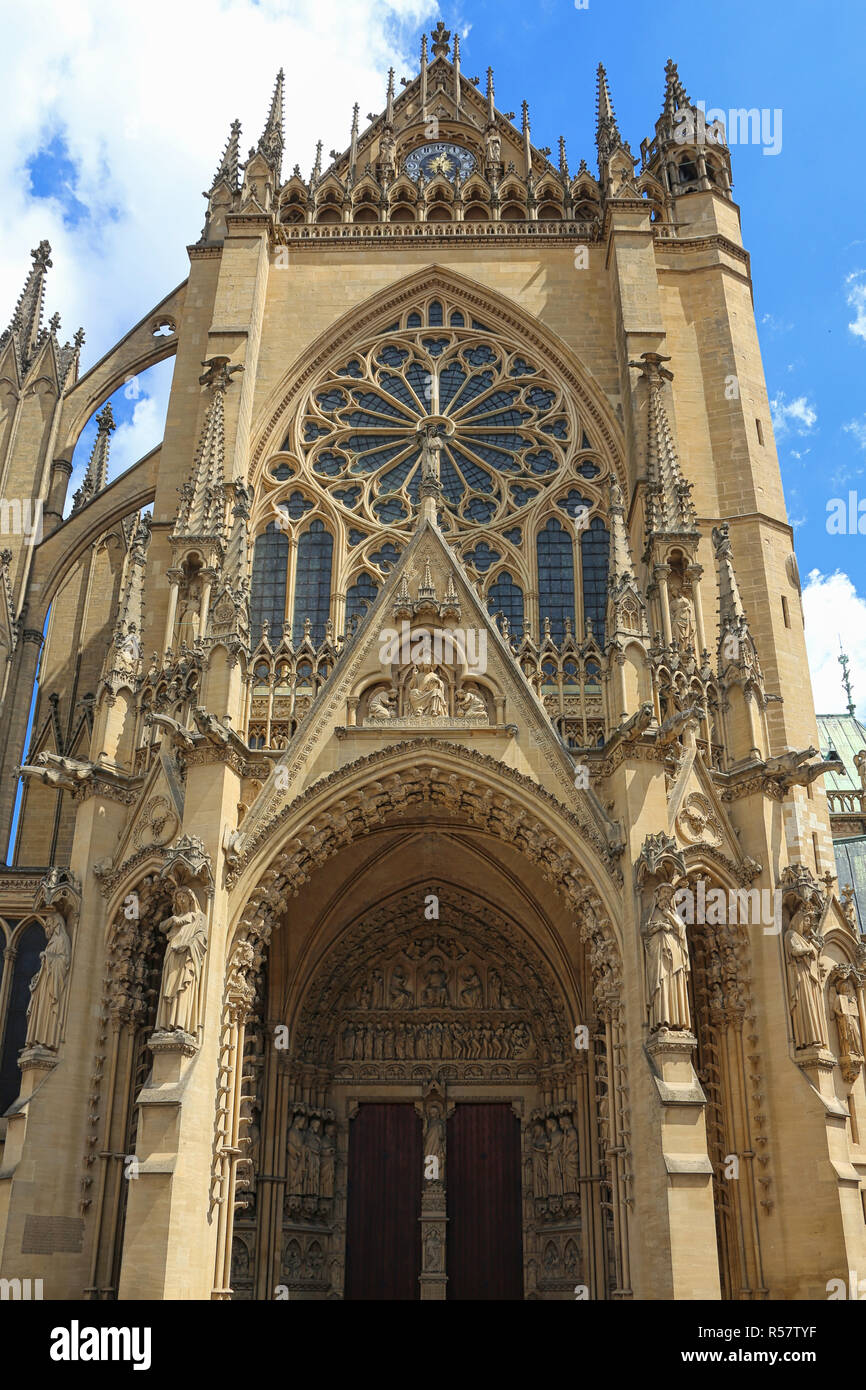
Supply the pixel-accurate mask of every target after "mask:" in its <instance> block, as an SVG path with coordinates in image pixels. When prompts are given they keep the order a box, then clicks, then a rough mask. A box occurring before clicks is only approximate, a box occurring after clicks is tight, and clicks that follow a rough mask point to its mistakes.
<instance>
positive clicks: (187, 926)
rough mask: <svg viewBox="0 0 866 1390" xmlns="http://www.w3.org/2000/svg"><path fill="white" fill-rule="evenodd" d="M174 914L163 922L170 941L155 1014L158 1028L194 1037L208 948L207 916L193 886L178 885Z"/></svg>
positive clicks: (162, 924) (196, 1029)
mask: <svg viewBox="0 0 866 1390" xmlns="http://www.w3.org/2000/svg"><path fill="white" fill-rule="evenodd" d="M173 904H174V913H173V915H172V916H171V917H168V918H166V920H165V921H164V922H160V924H159V930H160V931H162V932H165V934H166V936H167V937H168V942H167V944H166V948H165V960H164V962H163V967H162V988H161V989H160V995H159V1007H158V1009H157V1014H156V1028H157V1031H160V1030H165V1031H166V1032H183V1033H188V1034H190V1035H191V1036H192V1037H195V1036H196V1034H197V1033H198V1030H199V1028H200V1027H201V1022H202V1013H203V1011H202V983H203V969H204V958H205V952H206V951H207V918H206V917H205V914H204V913H203V912H202V911H201V907H200V905H199V901H198V898H197V897H196V895H195V893H194V892H193V890H192V889H191V888H185V887H184V888H177V889H175V893H174V900H173Z"/></svg>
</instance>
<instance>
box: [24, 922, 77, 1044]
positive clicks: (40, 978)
mask: <svg viewBox="0 0 866 1390" xmlns="http://www.w3.org/2000/svg"><path fill="white" fill-rule="evenodd" d="M45 931H46V934H47V937H48V940H47V942H46V943H45V949H44V951H42V953H41V955H40V957H39V959H40V965H39V969H38V970H37V972H36V974H35V975H34V976H33V979H32V980H31V981H30V1004H29V1006H28V1008H27V1046H28V1047H47V1048H50V1049H51V1050H52V1051H56V1049H57V1048H58V1047H59V1046H60V1024H61V1015H62V1012H63V994H64V991H65V989H66V979H67V976H68V975H69V966H70V962H71V960H72V944H71V942H70V940H69V936H68V933H67V931H66V923H65V922H64V920H63V918H62V916H61V915H60V913H59V912H49V913H48V914H47V915H46V918H45Z"/></svg>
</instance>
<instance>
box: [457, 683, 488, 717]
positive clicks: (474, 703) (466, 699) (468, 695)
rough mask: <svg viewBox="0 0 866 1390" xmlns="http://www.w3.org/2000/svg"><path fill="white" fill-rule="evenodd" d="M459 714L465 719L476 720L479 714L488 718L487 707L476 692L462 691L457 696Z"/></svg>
mask: <svg viewBox="0 0 866 1390" xmlns="http://www.w3.org/2000/svg"><path fill="white" fill-rule="evenodd" d="M457 713H458V714H459V715H460V716H461V718H463V719H469V718H473V719H474V718H475V717H476V716H477V715H479V714H483V715H484V716H485V717H486V715H487V706H486V705H485V703H484V701H483V700H482V698H481V696H480V695H477V694H476V693H475V691H474V690H461V691H460V694H459V695H458V696H457Z"/></svg>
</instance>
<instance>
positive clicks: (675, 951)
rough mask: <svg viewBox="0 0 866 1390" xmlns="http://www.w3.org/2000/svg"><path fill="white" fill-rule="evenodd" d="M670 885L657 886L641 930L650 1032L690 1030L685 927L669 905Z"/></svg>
mask: <svg viewBox="0 0 866 1390" xmlns="http://www.w3.org/2000/svg"><path fill="white" fill-rule="evenodd" d="M673 897H674V886H673V884H672V883H661V884H659V886H658V888H657V889H656V891H655V901H654V904H653V908H652V911H651V912H650V916H649V921H648V922H647V925H646V928H645V929H644V936H645V950H646V974H647V998H648V1000H649V1024H650V1030H651V1031H655V1029H657V1028H673V1029H684V1030H685V1031H688V1030H689V1029H690V1028H691V1014H690V1012H689V995H688V977H689V971H690V969H691V967H690V965H689V948H688V942H687V940H686V928H685V923H684V922H683V920H682V918H681V917H680V916H679V915H678V913H677V911H676V909H675V908H674V906H673Z"/></svg>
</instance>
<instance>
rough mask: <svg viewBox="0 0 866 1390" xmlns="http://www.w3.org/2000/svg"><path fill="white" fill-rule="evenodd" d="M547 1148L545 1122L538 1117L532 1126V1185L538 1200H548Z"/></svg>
mask: <svg viewBox="0 0 866 1390" xmlns="http://www.w3.org/2000/svg"><path fill="white" fill-rule="evenodd" d="M547 1150H548V1138H547V1134H546V1133H545V1128H544V1124H543V1123H542V1120H541V1118H540V1117H537V1118H536V1119H535V1120H534V1122H533V1128H532V1186H533V1191H534V1192H535V1199H536V1201H546V1200H547Z"/></svg>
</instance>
